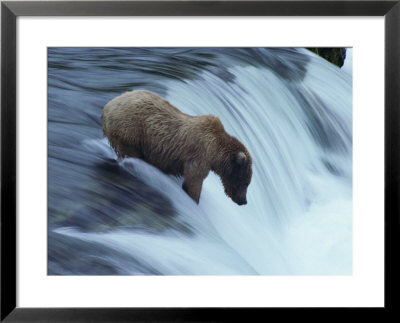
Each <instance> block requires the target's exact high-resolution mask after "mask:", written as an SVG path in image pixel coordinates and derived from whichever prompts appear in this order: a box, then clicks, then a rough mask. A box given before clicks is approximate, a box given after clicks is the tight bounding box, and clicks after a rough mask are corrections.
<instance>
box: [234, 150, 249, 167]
mask: <svg viewBox="0 0 400 323" xmlns="http://www.w3.org/2000/svg"><path fill="white" fill-rule="evenodd" d="M246 159H247V157H246V154H245V153H244V152H243V151H241V152H238V153H237V155H236V163H237V164H238V165H243V164H244V163H245V162H246Z"/></svg>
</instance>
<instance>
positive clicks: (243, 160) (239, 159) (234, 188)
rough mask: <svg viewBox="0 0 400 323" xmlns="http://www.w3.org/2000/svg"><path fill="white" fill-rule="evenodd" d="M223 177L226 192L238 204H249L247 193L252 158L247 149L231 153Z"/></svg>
mask: <svg viewBox="0 0 400 323" xmlns="http://www.w3.org/2000/svg"><path fill="white" fill-rule="evenodd" d="M224 173H225V174H224V176H222V177H221V179H222V183H223V185H224V189H225V194H226V195H228V196H229V197H230V198H231V199H232V201H233V202H235V203H236V204H238V205H244V204H247V199H246V193H247V187H248V186H249V184H250V181H251V176H252V173H253V172H252V160H251V156H250V154H249V153H248V152H247V151H239V152H234V153H232V154H230V162H229V165H228V166H227V169H226V170H225V172H224Z"/></svg>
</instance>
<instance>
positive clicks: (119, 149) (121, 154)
mask: <svg viewBox="0 0 400 323" xmlns="http://www.w3.org/2000/svg"><path fill="white" fill-rule="evenodd" d="M115 152H116V153H117V157H118V161H121V160H122V159H123V158H125V157H133V158H140V159H143V158H142V154H141V153H140V152H139V151H138V150H137V149H136V148H135V147H134V146H130V145H126V144H123V143H118V144H117V145H116V147H115Z"/></svg>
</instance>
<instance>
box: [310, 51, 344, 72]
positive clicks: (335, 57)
mask: <svg viewBox="0 0 400 323" xmlns="http://www.w3.org/2000/svg"><path fill="white" fill-rule="evenodd" d="M307 49H308V50H310V51H312V52H314V53H316V54H317V55H319V56H321V57H323V58H325V59H326V60H327V61H329V62H331V63H332V64H335V65H337V66H339V67H342V66H343V64H344V60H345V58H346V48H307Z"/></svg>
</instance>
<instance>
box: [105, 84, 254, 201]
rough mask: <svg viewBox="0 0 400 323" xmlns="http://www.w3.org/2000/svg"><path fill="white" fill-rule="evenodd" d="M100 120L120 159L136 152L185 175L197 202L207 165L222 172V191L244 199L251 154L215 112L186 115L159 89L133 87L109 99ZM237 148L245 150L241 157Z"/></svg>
mask: <svg viewBox="0 0 400 323" xmlns="http://www.w3.org/2000/svg"><path fill="white" fill-rule="evenodd" d="M102 122H103V132H104V134H105V135H106V136H107V138H108V140H109V142H110V144H111V146H112V147H113V148H114V150H115V152H116V153H117V156H118V159H119V160H121V159H122V158H124V157H126V156H129V157H136V158H140V159H142V160H144V161H146V162H148V163H150V164H152V165H154V166H155V167H157V168H159V169H160V170H162V171H163V172H165V173H167V174H173V175H177V176H184V182H183V186H182V187H183V189H184V190H185V191H186V192H187V193H188V194H189V196H190V197H192V199H193V200H195V201H196V202H197V203H198V202H199V199H200V193H201V187H202V184H203V180H204V179H205V178H206V177H207V175H208V173H209V171H210V170H212V171H214V172H215V173H216V174H218V175H219V176H220V177H221V180H222V183H223V185H224V188H225V193H226V194H227V195H228V196H229V197H231V198H232V199H233V200H234V201H235V202H236V203H238V204H245V202H244V201H245V200H246V190H247V186H248V185H249V183H250V180H251V176H252V170H251V165H252V160H251V156H250V154H249V152H248V151H247V149H246V147H245V146H244V145H243V144H242V143H241V142H240V141H239V140H237V139H236V138H234V137H232V136H230V135H229V134H227V133H226V132H225V130H224V127H223V125H222V123H221V121H220V120H219V119H218V118H217V117H214V116H211V115H205V116H190V115H188V114H185V113H183V112H181V111H180V110H178V109H177V108H175V107H174V106H173V105H171V104H170V103H169V102H168V101H166V100H164V99H163V98H161V97H159V96H158V95H156V94H154V93H152V92H149V91H143V90H138V91H132V92H127V93H124V94H122V95H120V96H118V97H116V98H114V99H113V100H111V101H110V102H109V103H108V104H107V105H106V106H105V107H104V110H103V113H102ZM239 152H242V154H241V156H245V157H244V160H242V161H241V162H240V161H239V162H238V157H237V156H238V153H239ZM243 153H244V155H243Z"/></svg>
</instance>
